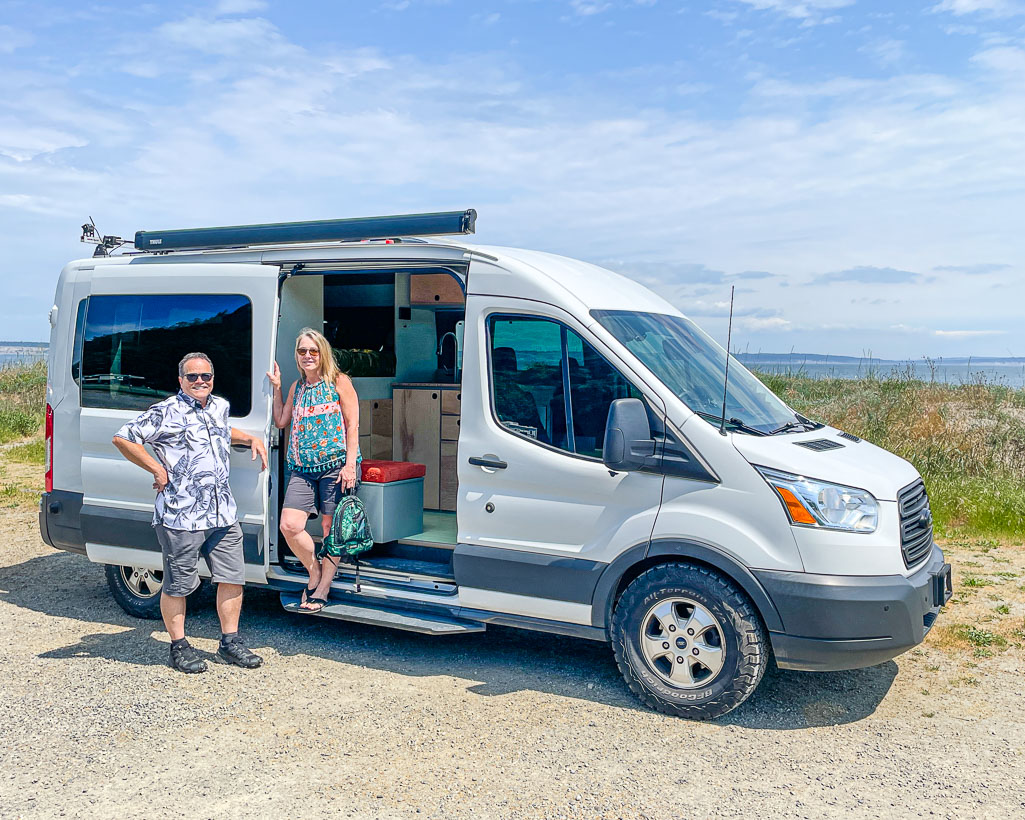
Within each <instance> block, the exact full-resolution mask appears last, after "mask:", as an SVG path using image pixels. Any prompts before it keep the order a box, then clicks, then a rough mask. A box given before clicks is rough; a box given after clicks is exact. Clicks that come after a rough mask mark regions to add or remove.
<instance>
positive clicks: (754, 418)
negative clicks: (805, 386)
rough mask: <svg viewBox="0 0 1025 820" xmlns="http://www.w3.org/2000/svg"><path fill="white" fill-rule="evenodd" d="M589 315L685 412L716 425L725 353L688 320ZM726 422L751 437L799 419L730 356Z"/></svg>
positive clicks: (611, 312) (605, 313) (785, 427)
mask: <svg viewBox="0 0 1025 820" xmlns="http://www.w3.org/2000/svg"><path fill="white" fill-rule="evenodd" d="M591 315H592V316H593V317H594V318H595V319H597V320H598V322H599V323H600V324H601V326H602V327H604V328H605V329H606V330H607V331H609V333H611V334H612V335H613V336H615V337H616V339H617V340H619V341H620V342H621V343H622V344H623V345H625V346H626V348H627V349H628V350H629V351H630V352H631V353H633V354H634V355H635V356H636V357H637V358H638V359H639V360H640V361H641V363H642V364H643V365H644V366H645V367H647V368H648V370H650V371H651V372H652V373H654V374H655V375H656V376H657V377H658V378H659V379H660V380H661V381H662V383H663V384H665V385H666V387H668V388H669V389H670V390H672V391H673V393H675V394H676V395H677V396H678V397H679V398H680V399H681V400H682V401H683V402H684V403H685V404H686V405H687V406H688V407H689V408H690V409H691V410H693V411H694V412H695V413H698V414H699V415H700V416H701V417H702V418H704V419H705V420H706V421H708V423H709V424H713V425H715V426H716V427H718V426H719V423H720V421H721V419H722V400H723V381H724V379H725V377H726V351H725V350H723V349H722V348H721V347H720V346H719V345H718V344H716V343H715V342H714V341H713V340H712V338H711V337H710V336H709V335H708V334H706V333H705V332H704V331H703V330H701V328H699V327H698V326H697V325H696V324H694V322H692V321H691V320H690V319H685V318H684V317H682V316H669V315H666V314H662V313H639V312H637V311H630V310H592V311H591ZM726 426H727V428H729V429H731V430H739V431H742V432H749V433H751V434H754V435H758V434H763V435H764V434H771V433H773V432H782V431H783V430H790V429H793V428H796V429H803V428H804V426H805V425H804V422H803V421H802V420H801V419H800V418H799V417H798V416H797V415H796V414H795V413H794V411H793V410H791V409H790V408H789V407H787V406H786V405H785V404H784V403H783V402H782V401H780V400H779V399H778V398H776V396H775V395H774V394H773V393H772V392H771V391H770V390H769V389H768V388H767V387H765V385H763V384H762V383H761V382H760V381H758V379H757V378H756V377H755V376H754V374H752V373H751V371H749V370H748V369H747V368H746V367H744V366H743V365H742V364H741V363H740V362H738V361H737V360H736V358H734V359H733V360H732V361H731V362H730V384H729V392H728V393H727V395H726Z"/></svg>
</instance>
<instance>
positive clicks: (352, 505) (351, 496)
mask: <svg viewBox="0 0 1025 820" xmlns="http://www.w3.org/2000/svg"><path fill="white" fill-rule="evenodd" d="M372 546H374V539H373V535H372V534H371V532H370V522H369V521H368V520H367V510H366V508H365V507H364V506H363V502H362V501H360V500H359V497H358V496H357V495H356V491H355V490H350V491H348V492H347V493H346V494H345V495H344V496H343V497H342V500H341V502H339V504H338V506H337V507H335V514H334V516H333V517H332V518H331V529H330V531H329V532H328V534H327V538H325V539H324V544H323V547H322V548H321V556H320V557H323V556H324V555H329V556H331V557H333V558H342V557H345V556H348V557H349V558H358V557H359V556H360V555H362V554H363V553H365V552H366V551H367V550H369V549H370V548H371V547H372Z"/></svg>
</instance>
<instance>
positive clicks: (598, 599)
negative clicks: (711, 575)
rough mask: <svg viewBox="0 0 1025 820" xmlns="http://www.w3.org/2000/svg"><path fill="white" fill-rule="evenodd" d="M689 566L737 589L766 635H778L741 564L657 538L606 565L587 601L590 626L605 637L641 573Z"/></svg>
mask: <svg viewBox="0 0 1025 820" xmlns="http://www.w3.org/2000/svg"><path fill="white" fill-rule="evenodd" d="M673 563H689V564H699V565H704V566H707V567H709V568H711V569H714V570H716V571H718V572H720V573H722V574H723V575H724V576H726V577H727V578H728V579H729V580H731V581H733V583H735V584H736V585H737V586H739V587H740V588H741V589H742V590H743V591H744V593H745V594H746V595H747V596H748V597H749V598H750V599H751V601H752V602H753V603H754V606H755V609H756V610H757V612H758V614H759V616H760V617H761V619H762V623H764V624H765V628H766V630H768V631H769V632H782V631H783V621H782V619H781V618H780V615H779V612H778V611H777V610H776V607H775V605H774V604H773V603H772V599H770V598H769V595H768V593H767V592H766V591H765V589H764V588H763V587H762V585H761V584H760V583H759V582H758V579H757V578H755V576H754V575H753V574H752V572H751V571H750V570H749V569H747V567H745V566H744V565H743V564H741V563H740V562H738V561H737V560H736V559H735V558H733V557H732V556H730V555H727V554H726V553H725V552H722V551H721V550H718V549H715V548H714V547H710V546H708V545H707V544H701V543H698V542H697V541H689V540H686V539H678V538H659V539H656V540H654V541H652V542H651V543H650V544H637V545H636V546H633V547H631V548H630V549H628V550H627V551H626V552H624V553H623V554H621V555H620V556H619V557H618V558H616V560H615V561H613V562H612V563H611V564H609V565H608V567H607V568H606V569H605V571H604V572H603V573H602V574H601V577H600V578H599V579H598V584H597V585H596V586H595V589H594V597H593V598H592V601H591V623H592V625H593V626H596V627H599V628H600V629H604V630H605V631H606V635H607V634H608V630H609V625H610V624H611V623H612V610H613V608H614V607H615V604H616V601H618V600H619V597H620V596H621V595H622V594H623V591H624V590H625V589H626V587H627V586H628V585H629V584H630V582H631V581H633V580H634V579H635V578H637V577H638V576H639V575H641V574H642V573H644V572H646V571H647V570H649V569H651V568H652V567H654V566H658V565H659V564H673Z"/></svg>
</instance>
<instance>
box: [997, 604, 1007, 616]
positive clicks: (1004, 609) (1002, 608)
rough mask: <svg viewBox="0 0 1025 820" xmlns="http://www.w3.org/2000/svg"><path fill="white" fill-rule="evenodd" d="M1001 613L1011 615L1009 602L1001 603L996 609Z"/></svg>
mask: <svg viewBox="0 0 1025 820" xmlns="http://www.w3.org/2000/svg"><path fill="white" fill-rule="evenodd" d="M995 611H996V612H997V613H999V614H1000V615H1010V614H1011V608H1010V607H1009V606H1008V605H1007V604H1000V606H998V607H997V608H996V610H995Z"/></svg>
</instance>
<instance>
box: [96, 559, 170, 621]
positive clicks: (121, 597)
mask: <svg viewBox="0 0 1025 820" xmlns="http://www.w3.org/2000/svg"><path fill="white" fill-rule="evenodd" d="M106 571H107V586H109V587H110V594H111V595H113V596H114V600H115V601H117V603H118V605H119V606H120V607H121V608H122V609H123V610H124V611H125V612H127V613H128V614H129V615H131V616H132V617H135V618H146V619H148V620H156V619H157V618H159V617H160V591H161V589H163V586H164V573H163V572H162V571H161V570H159V569H144V568H142V567H118V566H113V565H110V564H108V565H107V570H106Z"/></svg>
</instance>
